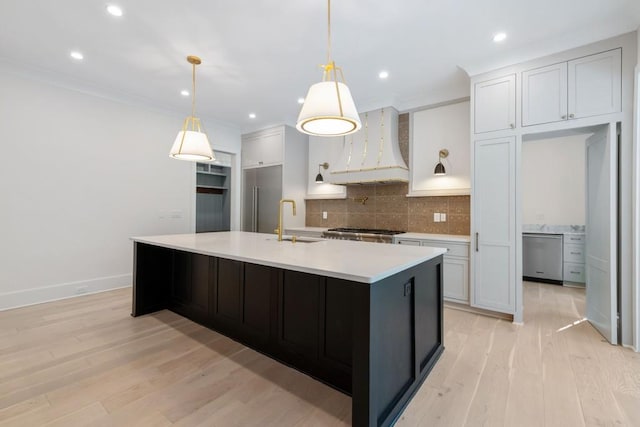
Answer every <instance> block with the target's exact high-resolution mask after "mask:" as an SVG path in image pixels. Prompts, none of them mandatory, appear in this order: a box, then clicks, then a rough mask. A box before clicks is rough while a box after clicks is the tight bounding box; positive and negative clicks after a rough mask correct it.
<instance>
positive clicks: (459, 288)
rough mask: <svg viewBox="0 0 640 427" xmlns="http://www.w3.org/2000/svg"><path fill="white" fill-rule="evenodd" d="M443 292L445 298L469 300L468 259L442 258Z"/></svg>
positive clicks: (465, 301) (461, 300) (458, 300)
mask: <svg viewBox="0 0 640 427" xmlns="http://www.w3.org/2000/svg"><path fill="white" fill-rule="evenodd" d="M443 264H444V282H443V283H442V286H443V294H444V298H445V299H450V300H454V301H456V302H464V303H468V302H469V260H466V259H460V258H452V257H445V258H444V263H443Z"/></svg>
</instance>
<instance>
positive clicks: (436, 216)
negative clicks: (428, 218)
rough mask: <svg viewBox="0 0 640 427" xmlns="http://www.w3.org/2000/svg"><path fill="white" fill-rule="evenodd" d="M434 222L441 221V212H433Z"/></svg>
mask: <svg viewBox="0 0 640 427" xmlns="http://www.w3.org/2000/svg"><path fill="white" fill-rule="evenodd" d="M433 222H440V213H439V212H434V213H433Z"/></svg>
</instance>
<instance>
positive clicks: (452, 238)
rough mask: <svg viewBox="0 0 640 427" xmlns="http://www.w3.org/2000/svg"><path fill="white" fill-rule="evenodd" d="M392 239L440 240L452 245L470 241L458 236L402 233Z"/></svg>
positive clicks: (468, 238)
mask: <svg viewBox="0 0 640 427" xmlns="http://www.w3.org/2000/svg"><path fill="white" fill-rule="evenodd" d="M394 237H396V238H397V239H421V240H440V241H442V242H452V243H469V242H470V241H471V237H470V236H461V235H459V234H429V233H402V234H396V235H395V236H394Z"/></svg>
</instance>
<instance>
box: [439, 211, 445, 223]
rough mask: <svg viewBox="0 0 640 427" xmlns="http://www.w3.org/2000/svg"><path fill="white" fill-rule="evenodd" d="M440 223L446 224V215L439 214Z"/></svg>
mask: <svg viewBox="0 0 640 427" xmlns="http://www.w3.org/2000/svg"><path fill="white" fill-rule="evenodd" d="M440 222H447V214H446V213H441V214H440Z"/></svg>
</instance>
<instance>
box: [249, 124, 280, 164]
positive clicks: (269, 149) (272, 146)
mask: <svg viewBox="0 0 640 427" xmlns="http://www.w3.org/2000/svg"><path fill="white" fill-rule="evenodd" d="M283 159H284V133H283V131H282V129H280V128H278V129H270V130H269V131H268V132H266V131H265V132H263V133H257V134H251V135H249V136H247V137H245V138H243V139H242V167H259V166H270V165H279V164H282V161H283Z"/></svg>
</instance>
